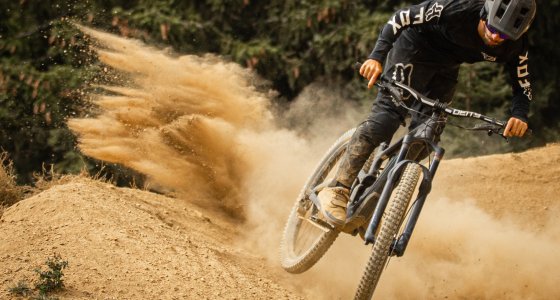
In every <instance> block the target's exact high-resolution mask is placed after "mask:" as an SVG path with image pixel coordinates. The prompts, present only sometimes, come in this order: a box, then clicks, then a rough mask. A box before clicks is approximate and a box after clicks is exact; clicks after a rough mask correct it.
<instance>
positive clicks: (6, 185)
mask: <svg viewBox="0 0 560 300" xmlns="http://www.w3.org/2000/svg"><path fill="white" fill-rule="evenodd" d="M22 197H23V189H22V188H21V187H19V186H17V184H16V176H15V173H14V166H13V163H12V161H11V160H9V159H8V154H7V153H6V152H2V153H1V154H0V207H8V206H11V205H13V204H14V203H16V202H18V201H19V200H21V199H22ZM1 212H2V211H1V210H0V215H1Z"/></svg>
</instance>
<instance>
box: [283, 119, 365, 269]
mask: <svg viewBox="0 0 560 300" xmlns="http://www.w3.org/2000/svg"><path fill="white" fill-rule="evenodd" d="M354 130H355V129H351V130H349V131H347V132H346V133H344V134H343V135H342V136H341V137H340V138H338V140H337V141H336V142H335V143H334V144H333V145H332V146H331V147H330V149H329V150H328V151H327V153H326V154H325V155H324V157H323V158H322V159H321V162H320V163H319V164H318V166H317V167H316V169H315V171H314V172H313V174H312V175H311V176H310V177H309V178H308V180H307V182H306V184H305V185H304V187H303V189H302V190H301V192H300V194H299V196H298V198H297V199H296V201H295V205H294V207H293V208H292V210H291V212H290V215H289V217H288V221H287V222H286V227H285V228H284V234H283V236H282V242H281V247H280V249H281V250H280V252H281V265H282V267H283V268H284V269H285V270H286V271H288V272H290V273H296V274H297V273H302V272H305V271H307V270H308V269H309V268H311V267H312V266H313V265H315V263H317V261H318V260H319V259H320V258H321V257H322V256H323V255H324V254H325V253H326V252H327V250H328V249H329V248H330V246H331V245H332V243H333V242H334V241H335V239H336V238H337V237H338V234H339V233H340V230H338V229H330V230H328V231H327V232H324V231H320V232H318V233H316V234H313V235H312V236H311V237H307V238H308V239H310V240H312V241H311V243H310V244H309V245H308V246H306V247H305V249H302V250H301V251H296V249H295V248H296V245H297V244H298V243H299V242H301V241H300V240H301V239H304V238H305V237H298V236H299V233H300V230H302V227H305V226H312V225H310V224H306V222H307V221H305V220H302V219H301V218H300V217H299V215H300V214H301V213H302V210H304V211H305V213H306V214H309V213H310V210H312V209H313V208H314V205H313V202H312V201H311V200H309V197H308V195H309V192H310V191H311V190H312V189H313V188H314V187H315V186H317V185H318V184H320V183H322V182H323V181H324V180H325V179H326V177H327V175H328V174H329V172H330V171H331V170H332V169H333V168H334V166H335V165H336V163H337V162H338V160H340V158H341V157H342V154H343V153H344V152H345V150H346V145H347V144H348V142H349V141H350V138H351V137H352V134H353V133H354ZM302 207H304V208H305V209H302ZM296 252H297V253H296Z"/></svg>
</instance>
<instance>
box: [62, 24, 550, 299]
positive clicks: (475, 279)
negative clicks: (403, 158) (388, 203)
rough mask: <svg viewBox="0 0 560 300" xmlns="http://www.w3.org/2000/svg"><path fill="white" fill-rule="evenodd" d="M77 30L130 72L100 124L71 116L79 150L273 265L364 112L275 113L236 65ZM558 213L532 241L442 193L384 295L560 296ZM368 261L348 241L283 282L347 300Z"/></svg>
mask: <svg viewBox="0 0 560 300" xmlns="http://www.w3.org/2000/svg"><path fill="white" fill-rule="evenodd" d="M82 30H83V31H84V32H85V33H87V34H88V35H90V36H91V37H93V38H94V40H96V41H97V42H98V46H97V47H98V51H97V53H98V56H99V59H100V60H101V61H102V62H103V63H104V64H105V65H106V66H107V67H108V68H109V69H108V71H107V72H108V73H111V72H114V74H118V76H122V77H123V78H126V80H125V81H124V82H126V83H125V84H121V83H120V82H122V80H121V81H119V84H115V85H111V86H104V87H103V88H104V90H105V92H104V93H100V94H93V95H91V96H92V100H93V101H94V102H95V103H96V104H98V105H99V107H100V111H101V112H100V113H99V114H98V115H97V116H96V117H94V118H87V119H73V120H70V121H69V126H70V128H71V129H72V130H73V131H75V132H76V133H77V134H78V136H79V147H80V149H81V150H82V151H83V153H85V154H86V155H89V156H91V157H94V158H97V159H100V160H105V161H109V162H114V163H120V164H123V165H125V166H128V167H130V168H132V169H135V170H137V171H139V172H141V173H143V174H145V175H146V176H148V177H149V178H150V179H151V180H152V181H153V182H154V183H155V184H158V185H161V186H163V187H167V188H170V189H172V190H175V191H177V192H178V193H180V194H181V193H182V194H183V195H185V198H187V199H189V200H191V201H196V202H197V203H198V204H200V205H205V206H209V207H215V208H220V209H224V210H225V211H227V212H228V213H229V214H232V215H236V216H237V217H238V218H242V219H245V222H244V224H245V226H244V227H243V228H244V229H243V230H241V231H242V232H243V234H244V237H245V238H244V239H243V241H242V242H241V246H243V247H247V248H250V249H251V250H252V251H255V252H258V253H260V254H261V255H265V256H267V257H268V258H270V262H271V264H276V265H277V259H278V248H279V240H280V235H281V233H282V230H283V223H284V221H285V219H286V217H287V214H288V212H289V210H290V208H291V206H292V204H293V201H294V199H295V197H296V196H297V194H298V192H299V190H300V188H301V186H302V184H303V182H304V181H305V179H306V177H307V176H308V174H310V173H311V170H312V169H313V167H314V165H315V164H316V163H317V162H318V160H319V159H320V157H321V155H322V152H323V151H324V150H325V149H326V148H327V147H328V145H329V144H330V143H331V142H332V141H334V140H335V139H336V136H338V134H340V133H342V132H343V131H344V130H346V129H348V128H350V127H352V126H353V125H354V124H357V120H358V119H359V118H360V116H361V114H363V113H364V112H366V113H367V110H364V108H360V107H346V106H345V105H342V103H341V102H340V103H339V104H340V105H336V106H335V105H332V104H331V103H335V102H333V101H340V100H339V99H331V98H329V96H328V95H329V93H322V92H321V91H322V90H321V88H320V87H315V88H313V89H311V90H307V91H306V93H304V95H303V96H302V97H301V99H299V101H295V102H294V104H292V105H291V108H290V109H288V110H283V111H282V112H281V113H280V114H277V115H276V116H273V113H272V112H271V110H270V106H271V100H270V98H269V97H268V96H267V95H266V94H265V93H262V92H259V91H257V90H256V89H255V88H254V82H255V81H258V79H257V78H256V77H255V75H254V74H253V73H251V71H249V70H246V69H243V68H242V67H240V66H238V65H236V64H233V63H229V62H224V61H223V60H221V59H219V58H217V57H215V56H204V57H197V56H189V55H187V56H173V55H170V54H167V53H165V52H164V51H162V50H158V49H154V48H151V47H148V46H146V45H143V44H142V43H140V42H138V41H135V40H130V39H124V38H121V37H116V36H113V35H110V34H106V33H103V32H99V31H95V30H91V29H88V28H82ZM325 95H327V96H325ZM325 111H330V113H325ZM316 112H318V114H315V113H316ZM343 112H344V113H343ZM340 115H344V117H343V118H340V117H339V118H334V117H336V116H340ZM331 117H333V118H331ZM300 121H302V122H300ZM277 124H282V125H283V126H278V125H277ZM556 212H558V211H556ZM550 219H551V220H553V221H551V222H550V224H549V225H547V226H546V227H545V228H544V229H543V230H542V231H540V232H538V233H535V232H533V231H530V230H524V229H523V228H522V227H520V226H519V225H518V224H515V223H514V222H513V221H512V222H510V221H507V220H503V219H500V220H498V219H496V218H493V217H491V216H490V215H488V214H487V213H485V212H484V211H482V210H481V209H479V208H477V207H476V206H474V205H472V204H468V203H467V202H457V201H449V200H446V199H436V200H435V201H432V202H430V203H429V205H427V206H426V208H425V211H424V214H423V215H422V216H421V219H420V223H419V225H418V228H417V230H416V232H415V235H414V236H413V239H412V241H411V244H410V246H409V248H408V250H407V253H406V255H405V256H404V257H403V258H398V259H393V260H391V263H390V265H389V267H388V269H387V271H386V273H385V274H384V276H382V279H381V284H380V288H379V298H380V299H443V298H450V299H454V298H455V299H467V298H468V299H547V298H548V299H549V298H555V297H556V298H557V297H560V287H559V286H558V284H557V282H560V278H559V277H558V274H559V273H558V271H557V270H559V269H560V259H559V258H560V257H559V254H558V252H557V250H556V249H557V248H558V245H559V241H560V232H559V229H558V228H560V227H559V226H558V225H560V224H558V222H557V221H554V220H555V218H550ZM368 255H369V247H366V246H364V245H363V244H362V243H361V241H360V240H359V238H350V237H347V236H341V237H340V238H339V240H338V241H337V242H336V243H335V245H334V246H333V247H332V249H331V250H330V251H329V252H328V253H327V255H326V256H325V257H324V258H323V259H322V260H321V261H320V262H319V263H318V264H317V266H315V267H314V268H312V269H311V270H310V271H308V272H306V273H305V274H303V275H285V276H284V275H281V279H280V280H288V281H290V282H292V284H293V286H294V289H298V290H300V291H301V292H303V293H305V294H306V295H307V296H308V297H309V298H322V299H346V298H350V297H351V296H352V294H353V292H354V289H355V288H356V286H357V284H358V282H359V278H360V276H361V272H362V271H363V268H364V266H365V263H366V260H367V257H368ZM278 269H279V267H278ZM279 273H281V272H280V270H279ZM281 274H282V273H281ZM311 282H312V284H310V283H311Z"/></svg>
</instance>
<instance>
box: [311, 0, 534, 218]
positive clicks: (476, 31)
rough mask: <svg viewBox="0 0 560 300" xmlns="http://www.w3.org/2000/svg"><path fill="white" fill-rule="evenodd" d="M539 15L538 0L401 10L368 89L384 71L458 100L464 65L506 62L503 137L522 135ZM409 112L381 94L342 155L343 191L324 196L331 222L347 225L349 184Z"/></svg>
mask: <svg viewBox="0 0 560 300" xmlns="http://www.w3.org/2000/svg"><path fill="white" fill-rule="evenodd" d="M535 12H536V2H535V0H428V1H424V2H422V3H420V4H417V5H412V6H409V7H407V8H403V9H400V10H398V11H397V12H396V13H395V14H394V15H393V16H392V17H391V18H390V20H389V21H388V22H387V24H385V26H384V27H383V29H382V31H381V33H380V35H379V38H378V40H377V42H376V44H375V48H374V49H373V51H372V52H371V54H370V55H369V57H368V59H367V60H366V61H365V62H364V63H363V65H362V67H361V68H360V74H361V75H362V76H363V77H365V78H367V79H368V80H369V82H368V88H371V87H372V86H373V85H374V83H375V82H376V80H377V79H378V77H379V75H380V74H381V73H382V72H383V75H384V76H385V77H390V78H392V79H394V80H396V81H399V82H402V83H405V84H407V85H409V86H411V87H413V88H414V89H416V90H417V91H419V92H420V93H421V94H424V95H426V96H428V97H430V98H432V99H438V100H439V101H442V102H450V101H451V98H452V95H453V93H454V91H455V86H456V84H457V77H458V72H459V66H460V64H461V63H475V62H480V61H490V62H497V63H503V64H505V65H506V69H507V70H508V71H509V73H510V77H511V81H512V83H511V84H512V90H513V98H512V108H511V117H510V119H509V121H508V122H507V125H506V128H505V130H504V133H503V135H504V136H506V137H511V136H518V137H521V136H523V135H524V134H525V131H526V130H527V127H528V126H527V119H528V117H527V115H528V112H529V103H530V101H531V99H532V93H531V83H530V78H529V72H528V59H529V54H528V51H527V46H528V45H527V37H526V35H525V32H526V31H527V29H528V28H529V26H530V25H531V22H532V21H533V19H534V17H535ZM383 62H385V69H384V70H383V65H382V64H383ZM412 107H413V108H415V109H416V110H417V111H418V112H416V113H412V119H411V123H410V127H409V128H414V127H416V126H417V125H419V124H421V123H422V122H423V121H424V120H425V119H426V117H425V116H424V115H425V114H428V115H429V113H430V112H429V108H426V107H423V106H421V105H412ZM407 112H408V111H407V110H406V109H404V108H402V107H396V106H395V105H394V104H393V102H392V101H391V98H390V96H389V95H388V93H386V92H383V91H379V93H378V94H377V99H376V101H375V103H374V105H373V107H372V109H371V112H370V114H369V116H368V117H367V118H366V120H365V121H364V122H362V123H361V124H359V125H358V127H357V129H356V131H355V133H354V135H353V136H352V138H351V140H350V142H349V144H348V147H347V151H346V152H345V154H344V156H343V157H342V160H341V163H340V168H339V171H338V172H337V174H336V176H335V179H336V186H334V187H327V188H325V189H323V190H322V191H321V192H320V193H319V194H318V197H319V201H320V203H321V206H322V207H321V210H322V212H323V214H324V215H325V217H326V220H327V221H328V222H329V223H331V225H334V226H342V225H344V222H345V220H346V205H347V203H348V201H349V187H350V186H351V185H352V183H353V182H354V180H355V178H356V177H357V175H358V173H359V171H360V169H361V168H362V166H363V165H364V163H365V161H366V160H367V159H368V157H369V155H370V153H371V152H372V151H373V149H375V147H377V146H378V145H379V144H380V143H382V142H384V141H387V142H389V141H390V140H391V137H392V136H393V134H394V133H395V131H396V130H397V129H398V127H399V126H400V124H404V120H405V117H406V114H407Z"/></svg>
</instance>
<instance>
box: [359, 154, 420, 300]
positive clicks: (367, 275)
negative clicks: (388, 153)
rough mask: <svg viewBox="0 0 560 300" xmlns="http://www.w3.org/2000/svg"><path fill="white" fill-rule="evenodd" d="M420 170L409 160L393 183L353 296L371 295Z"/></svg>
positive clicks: (364, 298)
mask: <svg viewBox="0 0 560 300" xmlns="http://www.w3.org/2000/svg"><path fill="white" fill-rule="evenodd" d="M420 173H421V169H420V167H419V166H418V165H416V164H414V163H410V164H408V165H407V166H406V168H405V170H404V172H403V174H402V177H401V179H400V181H399V183H398V184H397V186H396V187H395V189H394V192H393V194H392V195H391V198H390V200H389V203H388V204H387V210H386V213H385V214H384V216H383V219H382V222H381V228H380V230H379V234H378V235H377V238H376V241H375V244H374V246H373V251H372V253H371V256H370V258H369V260H368V263H367V266H366V269H365V271H364V274H363V275H362V279H361V280H360V285H359V286H358V290H357V291H356V295H355V297H354V299H355V300H369V299H371V297H372V295H373V292H374V291H375V287H376V286H377V283H378V281H379V277H380V276H381V273H382V272H383V269H384V268H385V264H386V263H387V259H388V257H389V256H390V254H391V253H390V252H391V249H390V248H391V245H392V243H393V240H394V239H395V238H396V237H397V234H398V233H399V228H400V226H401V224H402V222H403V218H404V215H405V213H406V210H407V207H408V204H409V202H410V199H411V198H412V195H413V193H414V190H415V188H416V185H417V183H418V180H419V178H420Z"/></svg>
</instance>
